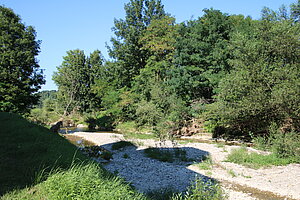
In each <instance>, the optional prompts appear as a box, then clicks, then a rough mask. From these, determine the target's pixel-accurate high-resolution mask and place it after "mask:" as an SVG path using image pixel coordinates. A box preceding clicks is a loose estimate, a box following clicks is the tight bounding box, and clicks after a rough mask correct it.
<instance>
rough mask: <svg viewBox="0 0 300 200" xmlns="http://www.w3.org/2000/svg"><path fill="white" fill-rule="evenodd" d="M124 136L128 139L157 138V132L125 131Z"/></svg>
mask: <svg viewBox="0 0 300 200" xmlns="http://www.w3.org/2000/svg"><path fill="white" fill-rule="evenodd" d="M124 137H125V138H126V139H141V140H146V139H157V137H156V135H155V134H144V133H133V132H130V133H124Z"/></svg>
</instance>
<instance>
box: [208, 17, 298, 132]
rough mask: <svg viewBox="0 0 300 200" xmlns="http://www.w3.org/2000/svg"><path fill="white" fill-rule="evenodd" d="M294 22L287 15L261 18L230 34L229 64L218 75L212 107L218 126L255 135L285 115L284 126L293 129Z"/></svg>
mask: <svg viewBox="0 0 300 200" xmlns="http://www.w3.org/2000/svg"><path fill="white" fill-rule="evenodd" d="M299 28H300V26H299V24H293V23H292V22H291V21H289V20H284V21H274V22H270V21H261V22H259V23H256V24H255V25H254V28H253V30H252V33H248V32H246V33H243V32H237V33H235V34H234V36H233V39H232V42H231V44H232V47H231V48H232V51H233V55H234V58H233V59H232V60H231V64H232V66H233V69H234V70H232V71H231V73H230V74H228V75H227V76H226V77H225V78H224V79H223V80H222V81H221V84H220V87H219V91H220V93H219V95H218V96H217V100H218V102H216V103H215V107H214V109H215V110H212V112H213V113H214V115H216V116H218V118H219V119H217V120H218V121H219V123H220V122H221V124H222V125H223V127H226V128H229V129H230V130H233V129H235V130H237V132H236V133H238V132H241V133H242V134H243V135H247V134H248V133H249V132H252V133H253V134H254V135H257V134H259V133H262V132H266V130H267V128H268V127H269V125H270V124H271V123H272V122H274V123H276V124H278V125H279V126H284V125H285V123H286V121H287V120H289V119H290V121H291V123H290V129H291V130H299V128H298V125H297V124H298V121H299V119H300V118H299V117H300V114H299V106H300V101H299V98H297V96H299V95H300V93H299V91H300V85H299V83H300V79H299V77H300V76H299V75H300V71H299V69H300V68H299V58H300V54H299V53H300V51H299V48H298V47H299V45H300V44H299V39H298V38H299V33H300V32H299ZM287 102H289V103H287Z"/></svg>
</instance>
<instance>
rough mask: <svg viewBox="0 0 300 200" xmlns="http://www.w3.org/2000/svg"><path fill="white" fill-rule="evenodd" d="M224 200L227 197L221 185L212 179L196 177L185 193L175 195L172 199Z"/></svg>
mask: <svg viewBox="0 0 300 200" xmlns="http://www.w3.org/2000/svg"><path fill="white" fill-rule="evenodd" d="M194 199H195V200H196V199H203V200H223V199H226V196H225V195H224V192H223V190H222V188H221V186H220V185H219V184H218V183H216V182H215V181H213V180H211V179H208V180H207V179H203V178H196V180H195V183H194V184H192V186H190V187H189V188H188V190H187V192H185V193H183V194H177V195H174V196H173V198H172V200H194Z"/></svg>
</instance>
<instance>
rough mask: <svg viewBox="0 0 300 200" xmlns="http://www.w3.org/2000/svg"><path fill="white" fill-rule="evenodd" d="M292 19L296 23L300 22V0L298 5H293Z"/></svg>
mask: <svg viewBox="0 0 300 200" xmlns="http://www.w3.org/2000/svg"><path fill="white" fill-rule="evenodd" d="M290 7H291V19H293V20H294V21H295V22H298V23H299V22H300V0H298V2H297V3H293V4H291V6H290Z"/></svg>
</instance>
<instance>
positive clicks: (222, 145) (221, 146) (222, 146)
mask: <svg viewBox="0 0 300 200" xmlns="http://www.w3.org/2000/svg"><path fill="white" fill-rule="evenodd" d="M216 146H217V147H218V148H224V147H225V144H224V143H220V142H218V143H217V144H216Z"/></svg>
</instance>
